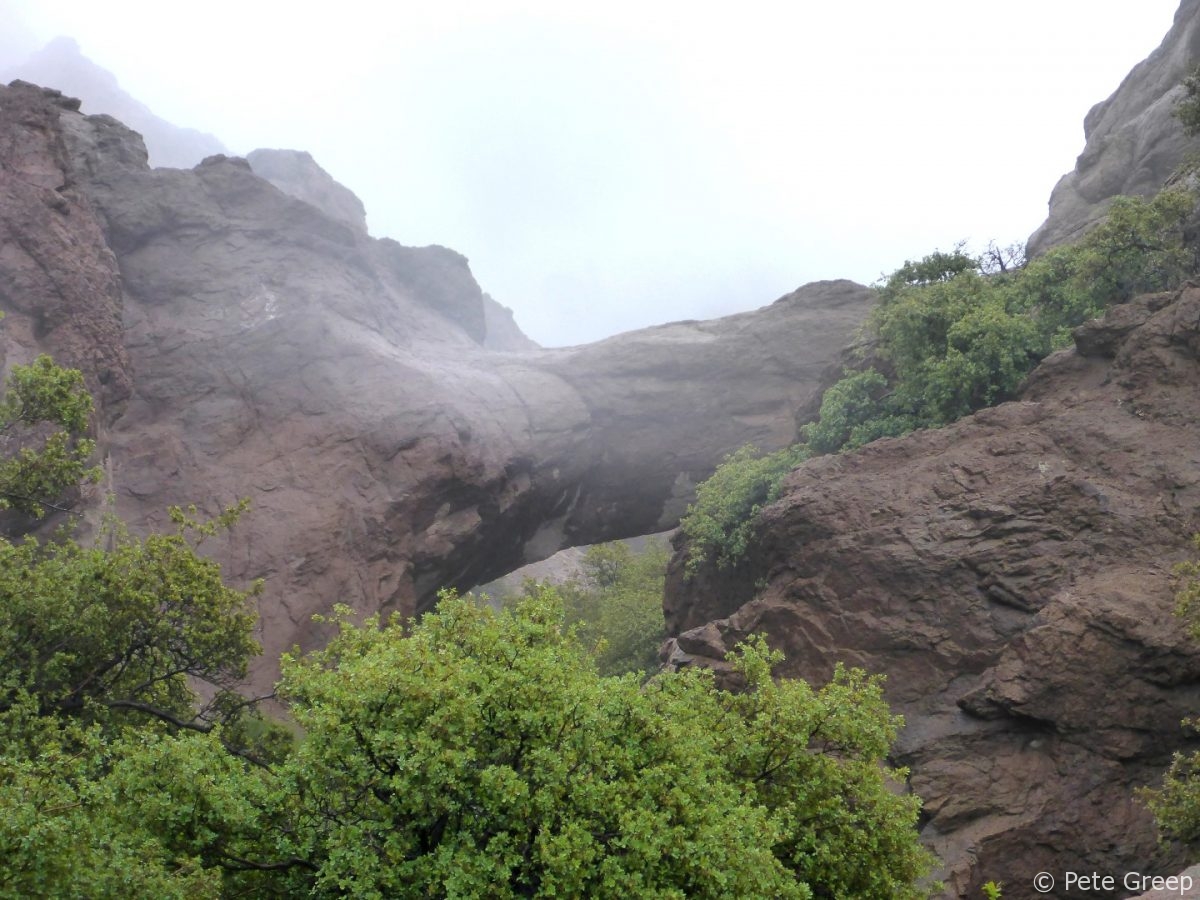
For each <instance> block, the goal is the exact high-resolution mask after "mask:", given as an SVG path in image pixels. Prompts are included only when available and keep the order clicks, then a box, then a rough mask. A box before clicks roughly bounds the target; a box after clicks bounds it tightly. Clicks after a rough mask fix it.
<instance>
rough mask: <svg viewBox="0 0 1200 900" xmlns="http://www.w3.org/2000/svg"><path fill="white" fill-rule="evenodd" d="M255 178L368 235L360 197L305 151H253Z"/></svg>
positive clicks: (249, 156) (249, 157)
mask: <svg viewBox="0 0 1200 900" xmlns="http://www.w3.org/2000/svg"><path fill="white" fill-rule="evenodd" d="M246 162H248V163H250V168H251V169H253V170H254V174H255V175H258V176H260V177H262V178H265V179H266V180H267V181H269V182H271V184H273V185H275V187H277V188H279V189H280V190H281V191H283V192H284V193H285V194H288V195H289V196H292V197H295V198H296V199H297V200H303V201H304V202H305V203H309V204H311V205H313V206H315V207H316V208H317V209H319V210H321V212H323V213H325V215H327V216H329V217H330V218H331V219H337V220H338V221H339V222H345V223H346V224H347V225H349V226H350V227H351V228H353V229H354V230H355V231H358V232H360V233H361V234H366V233H367V211H366V208H365V207H364V206H363V204H362V201H361V200H359V199H358V196H357V195H356V194H355V193H354V192H353V191H352V190H350V189H349V188H348V187H346V186H345V185H342V184H339V183H338V182H337V181H335V180H334V179H333V176H332V175H330V174H329V173H328V172H326V171H325V170H324V169H322V168H321V167H320V166H319V165H318V164H317V161H316V160H314V159H313V158H312V154H310V153H306V152H305V151H303V150H265V149H264V150H254V151H251V152H250V153H247V154H246Z"/></svg>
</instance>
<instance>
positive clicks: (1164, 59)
mask: <svg viewBox="0 0 1200 900" xmlns="http://www.w3.org/2000/svg"><path fill="white" fill-rule="evenodd" d="M1198 61H1200V0H1183V2H1182V3H1181V4H1180V7H1179V10H1178V11H1177V12H1176V13H1175V22H1174V24H1173V25H1172V27H1171V29H1170V31H1169V32H1168V33H1167V35H1166V37H1165V38H1163V42H1162V44H1161V45H1160V46H1159V47H1158V49H1157V50H1155V51H1154V52H1153V53H1152V54H1151V55H1150V56H1149V57H1148V58H1147V59H1145V60H1144V61H1143V62H1141V63H1139V64H1138V65H1137V66H1135V67H1134V68H1133V70H1132V71H1131V72H1130V73H1129V74H1128V75H1127V76H1126V77H1125V80H1124V81H1122V82H1121V85H1120V87H1118V88H1117V90H1116V91H1115V92H1114V93H1113V95H1112V96H1111V97H1109V98H1108V99H1107V100H1105V101H1104V102H1102V103H1097V104H1096V105H1095V106H1094V107H1092V109H1091V111H1090V112H1089V113H1088V114H1087V118H1086V119H1085V120H1084V125H1083V130H1084V138H1085V145H1084V149H1083V152H1082V153H1081V154H1080V155H1079V159H1078V160H1077V161H1076V164H1075V170H1074V171H1072V172H1069V173H1067V174H1066V175H1064V176H1063V177H1062V179H1061V180H1060V181H1059V182H1058V184H1057V186H1055V188H1054V192H1053V193H1052V194H1051V196H1050V214H1049V217H1048V218H1047V219H1046V221H1045V223H1044V224H1043V225H1042V226H1041V227H1040V228H1039V229H1038V230H1037V231H1036V232H1034V233H1033V235H1032V236H1031V237H1030V238H1029V242H1028V245H1027V248H1026V252H1027V253H1028V255H1030V256H1034V255H1037V254H1039V253H1042V252H1044V251H1046V250H1048V249H1050V248H1051V247H1053V246H1056V245H1058V244H1062V243H1066V242H1070V241H1072V240H1074V239H1076V238H1078V237H1079V236H1080V235H1082V234H1083V233H1084V232H1085V231H1087V229H1088V228H1089V227H1090V226H1091V225H1093V224H1095V223H1096V222H1097V221H1098V220H1099V219H1100V218H1101V217H1102V216H1103V215H1104V213H1105V211H1106V210H1107V208H1108V202H1109V201H1110V200H1111V199H1112V198H1113V197H1115V196H1118V195H1122V194H1125V195H1134V196H1150V195H1153V194H1155V193H1157V192H1158V191H1159V189H1160V188H1162V186H1163V185H1164V184H1165V183H1166V181H1167V179H1168V178H1170V176H1171V175H1172V174H1173V173H1174V172H1175V170H1176V169H1177V168H1178V167H1179V165H1180V164H1181V163H1182V162H1183V161H1184V159H1185V157H1186V156H1187V154H1188V152H1189V150H1190V148H1191V147H1192V146H1193V142H1192V141H1191V140H1190V139H1189V138H1187V137H1186V136H1185V135H1184V133H1183V128H1182V127H1181V126H1180V124H1179V122H1178V121H1177V120H1176V119H1175V118H1174V116H1172V115H1171V110H1172V109H1173V107H1174V106H1175V104H1176V103H1177V102H1178V100H1179V98H1180V96H1181V92H1182V88H1180V84H1181V82H1182V81H1183V79H1184V78H1185V77H1186V76H1187V75H1188V73H1190V72H1191V70H1192V69H1193V68H1195V66H1196V64H1197V62H1198Z"/></svg>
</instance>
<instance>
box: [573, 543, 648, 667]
mask: <svg viewBox="0 0 1200 900" xmlns="http://www.w3.org/2000/svg"><path fill="white" fill-rule="evenodd" d="M669 561H670V553H669V552H668V550H667V545H666V543H665V542H663V541H661V540H651V541H648V542H647V543H646V545H645V546H644V547H643V548H642V549H641V550H639V551H634V550H632V549H630V547H629V545H628V544H627V543H625V542H623V541H614V542H613V543H609V544H597V545H596V546H594V547H589V548H588V550H587V552H586V553H585V554H584V556H583V562H582V567H583V577H582V578H580V579H576V580H573V581H569V582H567V583H566V584H563V585H560V586H559V588H558V593H559V595H560V596H561V597H562V601H563V607H564V610H565V614H566V622H567V624H568V625H574V626H575V627H576V631H577V633H578V636H579V639H580V641H582V643H583V644H584V646H588V647H594V648H596V666H597V668H598V669H599V671H600V674H601V675H624V674H626V673H628V672H637V673H641V674H645V673H648V672H650V671H652V670H654V669H656V668H657V667H658V648H659V645H660V644H661V643H662V642H663V639H664V637H665V636H666V632H665V627H664V624H663V610H662V601H663V582H664V581H665V580H666V575H667V563H668V562H669Z"/></svg>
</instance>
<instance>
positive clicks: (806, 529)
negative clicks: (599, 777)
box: [665, 288, 1200, 897]
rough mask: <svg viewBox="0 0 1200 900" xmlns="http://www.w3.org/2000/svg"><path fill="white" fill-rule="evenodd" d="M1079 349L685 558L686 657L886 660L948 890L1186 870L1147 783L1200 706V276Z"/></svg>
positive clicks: (678, 610) (797, 666) (830, 468)
mask: <svg viewBox="0 0 1200 900" xmlns="http://www.w3.org/2000/svg"><path fill="white" fill-rule="evenodd" d="M1076 344H1077V348H1076V349H1074V350H1069V351H1062V352H1060V353H1058V354H1056V355H1054V356H1052V357H1050V358H1049V359H1047V360H1046V361H1045V362H1044V363H1043V364H1042V366H1041V367H1039V368H1038V369H1037V370H1036V371H1035V372H1034V373H1033V375H1032V376H1031V377H1030V379H1029V381H1028V383H1027V385H1026V387H1025V388H1024V390H1023V393H1022V396H1021V398H1020V400H1019V401H1017V402H1013V403H1007V404H1004V405H1002V406H999V407H996V408H994V409H989V410H986V411H983V412H980V413H978V414H976V415H974V416H972V417H970V418H968V419H965V420H962V421H961V422H959V423H957V424H955V425H953V426H950V427H948V428H944V429H940V430H934V431H925V432H918V433H916V434H913V435H911V436H909V437H907V438H903V439H893V440H883V441H879V442H877V443H875V444H872V445H869V446H867V447H865V448H863V449H861V450H859V451H857V452H853V453H847V454H843V455H838V456H833V457H824V458H819V459H815V460H812V461H810V462H808V463H807V464H805V465H804V466H802V467H800V468H799V469H798V470H797V471H796V472H795V473H793V474H792V475H791V476H789V478H788V480H787V482H786V484H785V490H784V495H783V497H782V498H781V499H780V500H779V501H778V502H777V503H775V504H774V505H772V506H771V507H769V508H768V509H767V510H766V511H765V512H764V514H763V517H762V523H761V527H760V529H759V531H758V538H757V540H756V542H755V544H754V546H753V547H752V550H751V553H750V556H749V560H748V561H747V563H746V564H745V565H744V566H743V568H742V569H741V570H740V571H737V572H732V573H730V572H720V571H709V572H705V573H701V575H700V576H698V577H697V579H695V580H694V581H692V582H685V581H684V580H683V578H682V558H681V557H679V556H678V555H677V558H676V559H675V560H674V561H673V563H672V572H671V575H670V578H669V583H668V598H667V603H666V609H667V613H668V633H673V634H675V635H677V636H676V637H675V638H674V639H673V641H671V642H669V643H668V646H667V647H666V648H665V653H666V655H667V656H668V657H669V659H670V660H671V661H672V662H673V663H674V664H675V665H683V664H704V665H709V666H712V667H714V668H717V669H718V670H724V669H725V664H724V663H723V662H722V657H723V655H724V653H725V652H726V650H727V649H729V648H730V647H732V646H733V644H734V643H736V641H737V640H739V639H741V638H742V637H744V636H745V635H748V634H750V633H753V632H758V631H762V632H765V633H766V634H767V635H768V636H769V637H770V640H771V642H772V643H773V644H774V645H776V646H778V647H780V648H781V649H783V650H784V652H785V653H786V654H787V657H788V662H787V664H786V666H787V668H786V672H787V674H789V675H798V676H803V677H806V678H809V679H815V680H818V681H820V680H824V679H827V678H828V677H829V675H830V673H831V671H832V668H833V665H834V663H835V662H836V661H838V660H844V661H846V662H847V663H849V664H852V665H858V666H862V667H864V668H866V669H868V670H870V671H874V672H883V673H886V675H887V679H888V682H887V694H888V699H889V700H890V702H891V703H892V704H893V706H894V709H895V711H896V712H899V713H901V714H903V715H904V716H905V718H906V721H907V726H906V728H905V729H904V731H903V733H902V735H901V738H900V743H899V750H898V762H900V763H902V764H905V765H908V766H911V768H912V777H911V781H910V787H911V788H912V789H913V790H915V791H916V792H917V793H918V794H919V795H920V796H921V797H923V798H924V800H925V803H926V807H925V816H924V823H923V834H924V837H925V838H926V839H927V841H928V842H929V844H930V845H931V846H932V847H933V848H934V849H935V851H937V852H938V854H939V855H940V856H941V857H942V858H943V860H944V861H945V863H946V866H947V872H946V875H947V883H948V886H949V891H948V896H954V897H978V896H980V886H981V884H982V883H983V882H984V881H986V880H988V879H996V880H998V881H1003V882H1004V883H1005V884H1006V885H1009V886H1012V885H1029V884H1030V883H1031V879H1032V877H1033V875H1034V874H1036V873H1037V872H1039V871H1049V872H1052V873H1054V872H1064V871H1067V870H1073V871H1077V872H1081V871H1089V872H1090V871H1098V872H1101V873H1117V874H1120V873H1123V872H1126V871H1140V872H1146V873H1150V872H1158V873H1161V874H1168V873H1170V872H1171V871H1178V868H1179V865H1180V863H1181V862H1183V860H1182V859H1181V858H1180V856H1179V855H1178V853H1177V852H1175V851H1170V850H1165V849H1164V848H1161V847H1159V846H1158V845H1157V844H1156V833H1155V828H1154V825H1153V822H1152V820H1151V817H1150V815H1149V813H1148V812H1147V811H1146V809H1145V808H1144V807H1143V806H1142V805H1141V803H1140V802H1139V801H1138V800H1137V799H1136V798H1135V796H1134V791H1135V789H1136V788H1137V787H1139V786H1141V785H1147V784H1154V783H1156V781H1157V779H1158V778H1159V777H1160V776H1161V774H1162V771H1163V770H1164V768H1165V766H1166V764H1167V763H1168V761H1169V757H1170V754H1171V752H1172V751H1173V750H1176V749H1180V748H1183V747H1185V746H1187V743H1186V741H1187V738H1186V736H1185V734H1184V732H1183V731H1182V730H1181V728H1180V725H1179V723H1180V720H1181V719H1182V718H1184V717H1185V716H1190V715H1194V714H1195V713H1196V712H1197V710H1200V652H1198V648H1197V647H1196V646H1195V644H1194V643H1193V642H1192V641H1190V640H1189V639H1188V638H1187V637H1186V636H1185V635H1184V633H1183V629H1182V626H1181V624H1180V622H1179V621H1177V620H1176V619H1175V618H1174V616H1173V615H1172V609H1173V600H1172V596H1173V591H1174V581H1173V577H1172V574H1171V568H1172V566H1173V565H1174V564H1175V563H1177V562H1179V561H1180V560H1182V559H1186V558H1188V557H1189V555H1190V553H1191V548H1190V543H1189V536H1190V535H1191V534H1193V533H1194V532H1196V531H1198V530H1200V450H1198V448H1197V444H1196V433H1197V429H1198V428H1200V289H1198V288H1188V289H1186V290H1184V291H1182V292H1181V293H1179V294H1161V295H1153V296H1147V297H1143V298H1140V299H1139V300H1137V301H1135V302H1134V303H1132V304H1129V305H1127V306H1123V307H1117V308H1115V309H1113V310H1112V311H1111V312H1110V313H1109V314H1108V315H1107V316H1106V317H1105V319H1103V320H1101V321H1099V322H1095V323H1091V324H1089V325H1086V326H1084V327H1083V328H1081V329H1080V330H1079V331H1078V332H1077V337H1076ZM755 585H757V588H756V587H754V586H755ZM748 586H749V587H748ZM1007 893H1008V891H1006V894H1007ZM1016 896H1024V894H1021V893H1018V894H1017V895H1016ZM1087 896H1123V894H1121V893H1120V892H1117V893H1115V894H1105V893H1103V892H1100V893H1095V894H1087Z"/></svg>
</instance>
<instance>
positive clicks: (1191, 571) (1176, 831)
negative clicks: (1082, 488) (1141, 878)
mask: <svg viewBox="0 0 1200 900" xmlns="http://www.w3.org/2000/svg"><path fill="white" fill-rule="evenodd" d="M1192 542H1193V544H1194V545H1195V547H1196V550H1197V551H1198V552H1200V534H1197V535H1195V536H1194V537H1193V538H1192ZM1175 573H1176V574H1177V575H1178V576H1179V578H1180V588H1179V591H1178V593H1176V595H1175V613H1176V615H1178V616H1179V617H1180V618H1182V619H1183V620H1184V621H1185V623H1186V625H1187V631H1188V634H1189V635H1191V637H1192V638H1193V639H1194V640H1200V562H1198V561H1196V560H1192V561H1190V562H1184V563H1180V564H1179V565H1178V566H1176V568H1175ZM1183 725H1184V727H1185V728H1189V729H1191V730H1193V731H1200V718H1196V719H1185V720H1184V721H1183ZM1142 798H1143V799H1144V800H1146V802H1147V803H1148V804H1149V806H1150V809H1151V811H1153V813H1154V817H1155V818H1156V819H1157V820H1158V826H1159V828H1160V829H1161V830H1162V832H1163V834H1164V835H1166V836H1168V837H1171V838H1174V839H1176V840H1180V841H1184V842H1186V843H1195V842H1196V841H1200V752H1195V753H1189V754H1183V753H1176V754H1175V757H1174V759H1173V760H1172V761H1171V768H1170V769H1169V770H1168V771H1167V774H1166V775H1165V776H1164V777H1163V784H1162V787H1161V788H1158V789H1154V790H1150V789H1147V790H1145V791H1142Z"/></svg>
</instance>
